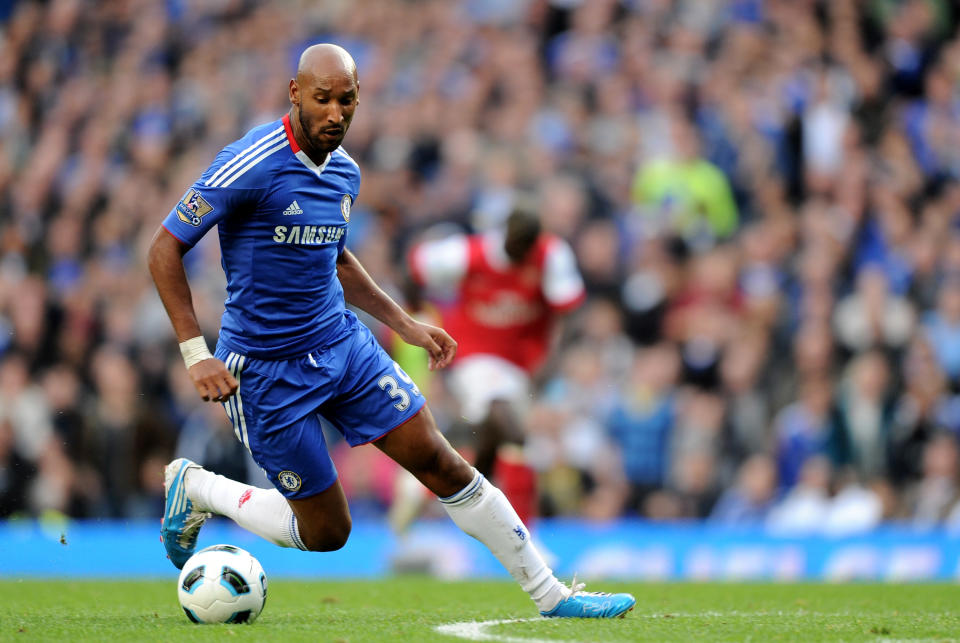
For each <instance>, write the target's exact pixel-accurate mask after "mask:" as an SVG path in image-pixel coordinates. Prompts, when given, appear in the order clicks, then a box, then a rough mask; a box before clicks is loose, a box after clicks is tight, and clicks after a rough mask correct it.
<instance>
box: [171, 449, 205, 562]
mask: <svg viewBox="0 0 960 643" xmlns="http://www.w3.org/2000/svg"><path fill="white" fill-rule="evenodd" d="M191 468H197V469H199V468H200V465H198V464H196V463H195V462H193V461H191V460H187V459H186V458H177V459H176V460H174V461H173V462H171V463H170V464H168V465H167V466H166V467H165V468H164V470H163V490H164V494H165V496H166V505H165V506H164V509H163V521H162V522H161V523H160V540H161V541H162V542H163V546H164V547H165V548H166V550H167V558H169V559H170V562H172V563H173V564H174V565H175V566H176V568H177V569H183V566H184V564H186V562H187V559H189V558H190V557H191V556H193V552H194V550H195V549H196V548H197V536H198V535H199V534H200V528H201V527H203V523H204V521H206V519H207V518H209V517H210V516H211V515H212V514H209V513H207V512H205V511H197V510H196V509H195V508H194V506H193V501H191V500H190V498H188V497H187V489H186V485H185V484H184V482H183V477H184V475H185V474H186V473H187V470H189V469H191Z"/></svg>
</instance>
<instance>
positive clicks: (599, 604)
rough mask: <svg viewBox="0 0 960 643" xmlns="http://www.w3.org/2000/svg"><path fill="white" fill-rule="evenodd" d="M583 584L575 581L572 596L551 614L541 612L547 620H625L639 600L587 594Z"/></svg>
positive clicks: (626, 596)
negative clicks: (617, 618)
mask: <svg viewBox="0 0 960 643" xmlns="http://www.w3.org/2000/svg"><path fill="white" fill-rule="evenodd" d="M583 588H584V585H583V583H580V584H577V581H576V579H574V581H573V587H572V588H571V589H572V590H573V591H572V592H571V593H570V596H568V597H567V598H565V599H563V600H562V601H560V603H558V604H557V606H556V607H554V608H553V609H552V610H550V611H549V612H540V616H545V617H547V618H615V617H619V618H623V617H624V616H626V615H627V612H629V611H630V610H632V609H633V606H634V605H636V603H637V599H635V598H634V597H633V596H631V595H630V594H607V593H603V592H585V591H583Z"/></svg>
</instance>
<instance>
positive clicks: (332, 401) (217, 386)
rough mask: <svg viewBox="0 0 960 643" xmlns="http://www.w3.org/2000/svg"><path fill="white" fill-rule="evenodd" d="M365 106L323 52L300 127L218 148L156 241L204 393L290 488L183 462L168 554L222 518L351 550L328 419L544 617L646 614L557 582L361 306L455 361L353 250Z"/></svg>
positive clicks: (166, 293)
mask: <svg viewBox="0 0 960 643" xmlns="http://www.w3.org/2000/svg"><path fill="white" fill-rule="evenodd" d="M358 96H359V82H358V79H357V68H356V64H355V63H354V61H353V59H352V58H351V57H350V55H349V54H348V53H347V52H346V51H345V50H344V49H342V48H340V47H337V46H335V45H330V44H322V45H314V46H312V47H309V48H307V49H306V50H305V51H304V52H303V54H302V56H301V58H300V62H299V65H298V68H297V75H296V78H294V79H292V80H291V81H290V85H289V97H290V103H291V108H290V111H289V112H288V113H287V115H285V116H284V117H283V118H282V119H280V120H277V121H274V122H272V123H268V124H266V125H262V126H260V127H256V128H254V129H253V130H251V131H250V132H248V133H247V134H246V135H245V136H244V137H243V138H241V139H240V140H239V141H237V142H235V143H232V144H230V145H228V146H227V147H226V148H225V149H224V150H223V151H222V152H220V154H218V155H217V157H216V159H215V160H214V162H213V164H212V165H211V166H210V167H209V168H208V169H207V171H206V172H204V174H203V175H202V176H201V177H200V178H199V179H198V180H197V182H196V183H194V184H193V186H192V187H190V189H188V190H187V192H186V194H185V195H184V197H183V200H182V201H181V202H180V203H178V204H177V206H176V207H175V208H174V209H173V211H172V212H171V213H170V214H169V215H168V216H167V218H166V219H165V220H164V222H163V225H162V226H161V227H160V228H159V229H158V230H157V233H156V234H155V235H154V238H153V241H152V242H151V246H150V252H149V265H150V272H151V274H152V276H153V279H154V282H155V283H156V286H157V291H158V292H159V293H160V298H161V300H162V301H163V304H164V306H165V307H166V310H167V313H168V315H169V316H170V321H171V323H172V324H173V328H174V331H175V332H176V335H177V339H178V340H179V341H180V349H181V352H182V354H183V358H184V363H185V364H186V367H187V369H188V371H189V374H190V377H191V379H192V380H193V383H194V385H195V386H196V388H197V391H198V392H199V394H200V395H201V397H202V398H203V399H204V400H212V401H216V402H221V403H222V404H223V406H224V408H225V409H226V412H227V415H228V416H229V417H230V419H231V421H232V422H233V425H234V429H235V432H236V435H237V437H238V439H240V440H241V442H242V443H243V444H244V446H246V447H247V449H249V451H250V453H251V454H252V456H253V458H254V460H255V461H256V462H257V464H258V465H260V467H261V468H262V469H263V470H264V471H265V472H266V474H267V477H268V478H269V480H270V481H271V482H272V483H273V485H274V486H275V487H276V489H270V490H268V489H258V488H254V487H250V486H247V485H244V484H241V483H239V482H236V481H234V480H230V479H227V478H224V477H223V476H219V475H215V474H213V473H211V472H209V471H206V470H204V469H203V468H202V467H200V466H198V465H197V464H195V463H193V462H191V461H189V460H186V459H184V458H179V459H176V460H174V461H173V462H171V463H170V464H169V465H167V467H166V469H165V471H164V488H165V490H166V496H167V497H166V506H165V510H164V516H163V523H162V526H161V537H162V539H163V544H164V547H165V548H166V550H167V554H168V556H169V557H170V560H171V561H172V562H173V564H174V565H176V566H177V567H178V568H179V567H182V566H183V564H184V563H185V562H186V560H187V559H188V558H189V557H190V555H191V554H192V553H193V551H194V549H195V547H196V542H197V536H198V533H199V531H200V528H201V527H202V525H203V522H204V520H205V519H206V518H207V517H209V516H210V514H212V513H217V514H220V515H224V516H227V517H229V518H231V519H232V520H234V521H235V522H236V523H237V524H239V525H240V526H242V527H244V528H246V529H248V530H250V531H252V532H254V533H256V534H258V535H260V536H262V537H263V538H265V539H267V540H269V541H271V542H274V543H276V544H278V545H280V546H283V547H298V548H300V549H303V550H310V551H331V550H335V549H339V548H340V547H342V546H343V544H344V543H345V542H346V540H347V537H348V535H349V533H350V528H351V519H350V512H349V509H348V507H347V501H346V498H345V496H344V493H343V489H342V487H341V485H340V482H339V480H338V479H337V473H336V471H335V469H334V467H333V463H332V462H331V460H330V456H329V454H328V453H327V448H326V445H325V443H324V438H323V433H322V432H321V426H320V421H319V418H318V415H319V416H322V417H323V418H324V419H326V420H327V421H328V422H329V423H330V424H331V425H332V426H334V427H335V428H336V429H338V430H339V431H341V432H342V433H343V435H344V437H345V438H346V440H347V441H348V442H349V443H350V444H351V445H354V446H356V445H359V444H365V443H368V442H371V443H373V444H374V445H376V446H377V447H378V448H379V449H381V450H382V451H383V452H384V453H386V454H387V455H389V456H390V457H391V458H393V459H394V460H395V461H397V462H398V463H399V464H400V465H402V466H403V467H404V468H405V469H407V470H408V471H410V472H411V473H412V474H413V475H414V476H416V478H417V479H418V480H420V481H421V482H422V483H423V484H424V485H425V486H426V487H427V488H428V489H430V490H431V491H432V492H433V493H435V494H437V496H439V497H440V500H441V502H442V503H443V505H444V507H445V509H446V511H447V513H448V514H449V515H450V517H451V518H452V519H453V521H454V522H455V523H456V524H457V525H458V526H459V527H460V528H461V529H463V531H465V532H466V533H468V534H470V535H471V536H473V537H474V538H476V539H478V540H479V541H481V542H482V543H484V544H485V545H486V546H487V547H488V548H489V549H490V551H491V552H492V553H493V554H494V555H495V556H496V557H497V559H498V560H500V562H501V563H502V564H503V565H504V566H505V567H506V568H507V570H508V571H509V572H510V574H511V575H512V576H513V578H514V579H516V580H517V582H518V583H519V584H520V586H521V587H522V588H523V589H524V590H525V591H526V592H527V593H528V594H529V595H530V597H531V598H532V599H533V601H534V602H535V603H536V605H537V607H538V609H539V610H540V612H541V614H543V615H544V616H556V617H613V616H622V615H623V614H625V613H626V612H627V611H629V610H630V609H631V608H632V607H633V605H634V603H635V599H634V598H633V597H632V596H630V595H629V594H612V595H611V594H601V593H594V592H584V591H582V587H581V586H576V585H575V586H574V587H573V588H568V587H566V586H565V585H563V584H562V583H560V581H558V580H557V578H556V577H555V576H554V575H553V572H552V571H551V570H550V569H549V568H548V567H547V565H546V564H545V563H544V561H543V558H542V557H541V556H540V554H539V553H538V551H537V550H536V548H535V547H534V546H533V545H532V544H531V543H530V538H529V535H528V532H527V530H526V528H525V527H524V525H523V523H522V521H521V520H520V519H519V518H518V517H517V514H516V512H515V511H514V510H513V508H512V507H511V506H510V504H509V502H507V500H506V498H505V496H504V495H503V493H501V492H500V490H499V489H497V488H496V487H494V486H493V485H491V484H490V483H489V482H488V481H487V480H486V479H485V478H484V477H483V476H482V475H480V474H479V473H478V472H477V471H476V470H475V469H474V468H473V467H471V466H470V465H469V464H468V463H467V462H466V461H465V460H464V459H463V458H462V457H460V455H459V454H457V452H456V451H454V450H453V449H452V448H451V447H450V445H449V444H448V443H447V441H446V440H445V439H444V438H443V436H442V435H441V434H440V432H439V431H438V430H437V427H436V424H435V422H434V420H433V417H432V415H431V414H430V411H429V409H428V408H427V407H426V406H425V401H424V398H423V396H422V395H421V394H420V391H419V390H417V388H416V386H415V385H414V384H413V383H412V381H411V380H410V378H409V377H407V375H406V374H405V373H404V372H403V371H402V370H401V369H400V368H399V367H398V366H397V365H396V364H395V363H394V362H393V361H392V360H391V359H390V358H389V357H388V356H387V355H386V353H385V352H384V351H383V349H382V348H380V346H379V345H378V344H377V342H376V340H375V339H374V338H373V336H372V335H371V333H370V331H369V330H368V329H367V328H366V327H365V326H364V325H363V324H361V323H360V322H359V321H358V320H357V318H356V316H354V315H353V314H352V313H351V312H350V311H349V310H347V309H346V307H345V301H346V302H349V303H350V304H352V305H354V306H356V307H358V308H360V309H362V310H364V311H366V312H367V313H369V314H371V315H372V316H373V317H375V318H377V319H379V320H380V321H382V322H383V323H384V324H386V325H387V326H389V327H390V328H392V329H393V330H394V331H395V332H396V333H397V334H398V335H399V336H400V337H401V338H402V339H403V340H404V341H406V342H408V343H410V344H412V345H416V346H421V347H423V348H425V349H426V350H427V352H428V354H429V358H430V366H431V368H442V367H444V366H446V365H447V364H449V363H450V360H451V359H452V358H453V356H454V354H455V352H456V343H455V342H454V341H453V339H451V338H450V336H449V335H447V333H446V332H444V331H443V330H442V329H440V328H437V327H434V326H430V325H428V324H424V323H421V322H417V321H415V320H413V319H412V318H411V317H410V316H409V315H408V314H407V313H406V312H404V310H403V309H402V308H401V307H400V306H398V305H397V304H396V303H395V302H394V301H393V300H392V299H390V297H389V296H387V295H386V293H384V291H383V290H381V289H380V288H379V287H378V286H377V285H376V284H375V283H374V282H373V280H372V279H371V278H370V276H369V275H368V274H367V273H366V271H365V270H364V269H363V267H362V266H361V265H360V263H359V262H358V261H357V259H356V257H355V256H354V255H353V254H352V253H351V252H350V251H349V250H347V249H346V248H345V247H344V244H345V239H346V232H347V224H348V222H349V220H350V207H351V205H352V204H353V202H354V200H355V199H356V197H357V192H358V191H359V189H360V171H359V168H358V167H357V164H356V163H354V161H353V160H352V159H351V158H350V157H349V156H348V155H347V153H346V152H345V151H344V150H343V148H341V147H340V142H341V141H342V140H343V137H344V135H345V134H346V132H347V128H348V127H349V126H350V122H351V120H352V119H353V115H354V111H355V110H356V108H357V104H358ZM214 225H217V226H218V232H219V236H220V248H221V254H222V257H223V259H222V264H223V268H224V271H225V273H226V276H227V299H226V303H225V310H224V314H223V320H222V323H221V329H220V337H219V341H218V343H217V348H216V354H215V355H211V354H210V351H209V349H208V348H207V346H206V344H205V341H204V339H203V336H202V335H201V330H200V326H199V323H198V322H197V318H196V314H195V312H194V309H193V302H192V300H191V294H190V287H189V285H188V283H187V279H186V274H185V272H184V268H183V255H184V253H186V252H187V251H188V250H189V249H190V248H191V247H192V246H193V245H194V244H195V243H196V242H197V241H198V240H199V239H200V238H201V237H202V236H203V235H204V234H205V233H206V232H207V231H208V230H209V229H210V228H211V227H213V226H214Z"/></svg>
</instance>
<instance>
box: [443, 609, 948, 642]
mask: <svg viewBox="0 0 960 643" xmlns="http://www.w3.org/2000/svg"><path fill="white" fill-rule="evenodd" d="M850 615H851V613H850V612H806V611H802V610H801V611H798V612H785V611H782V610H771V611H762V610H761V611H754V612H741V611H738V610H731V611H729V612H721V611H715V610H707V611H703V612H657V613H652V614H638V613H636V612H631V614H630V615H629V616H627V618H645V619H655V618H708V619H709V618H737V617H740V618H756V617H760V616H778V617H788V618H789V617H795V618H810V617H820V618H837V617H845V616H850ZM951 615H952V614H951ZM545 620H546V619H544V618H542V617H536V618H508V619H500V620H492V621H463V622H460V623H448V624H447V625H438V626H437V627H435V628H434V629H435V630H436V631H437V632H439V633H440V634H446V635H448V636H455V637H457V638H461V639H467V640H468V641H495V642H496V643H574V642H572V641H568V640H564V639H538V638H530V637H526V636H509V635H507V634H495V633H493V632H488V631H487V630H488V629H489V628H491V627H496V626H498V625H512V624H514V623H535V622H539V621H545ZM934 640H936V641H955V640H957V639H941V638H937V639H930V638H918V639H878V643H880V642H884V643H899V642H900V641H934Z"/></svg>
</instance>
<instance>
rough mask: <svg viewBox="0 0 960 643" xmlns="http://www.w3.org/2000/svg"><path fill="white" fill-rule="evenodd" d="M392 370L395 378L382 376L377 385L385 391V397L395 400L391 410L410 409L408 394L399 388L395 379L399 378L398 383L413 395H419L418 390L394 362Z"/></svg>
mask: <svg viewBox="0 0 960 643" xmlns="http://www.w3.org/2000/svg"><path fill="white" fill-rule="evenodd" d="M393 370H394V371H396V373H397V377H394V376H393V375H384V376H383V377H381V378H380V379H379V380H378V381H377V385H378V386H379V387H380V388H381V389H383V390H384V391H386V393H387V395H389V396H390V398H391V399H394V400H396V402H395V403H394V405H393V408H395V409H397V410H398V411H406V410H407V409H408V408H410V394H409V393H407V391H406V390H405V389H404V388H403V387H402V386H400V384H399V383H398V382H397V378H400V381H401V382H403V383H404V384H406V385H407V386H408V387H409V388H410V390H411V391H413V393H414V394H415V395H420V389H418V388H417V385H416V384H414V383H413V380H412V379H410V376H409V375H407V374H406V373H404V372H403V369H402V368H400V366H399V365H398V364H397V363H396V362H394V363H393Z"/></svg>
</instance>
